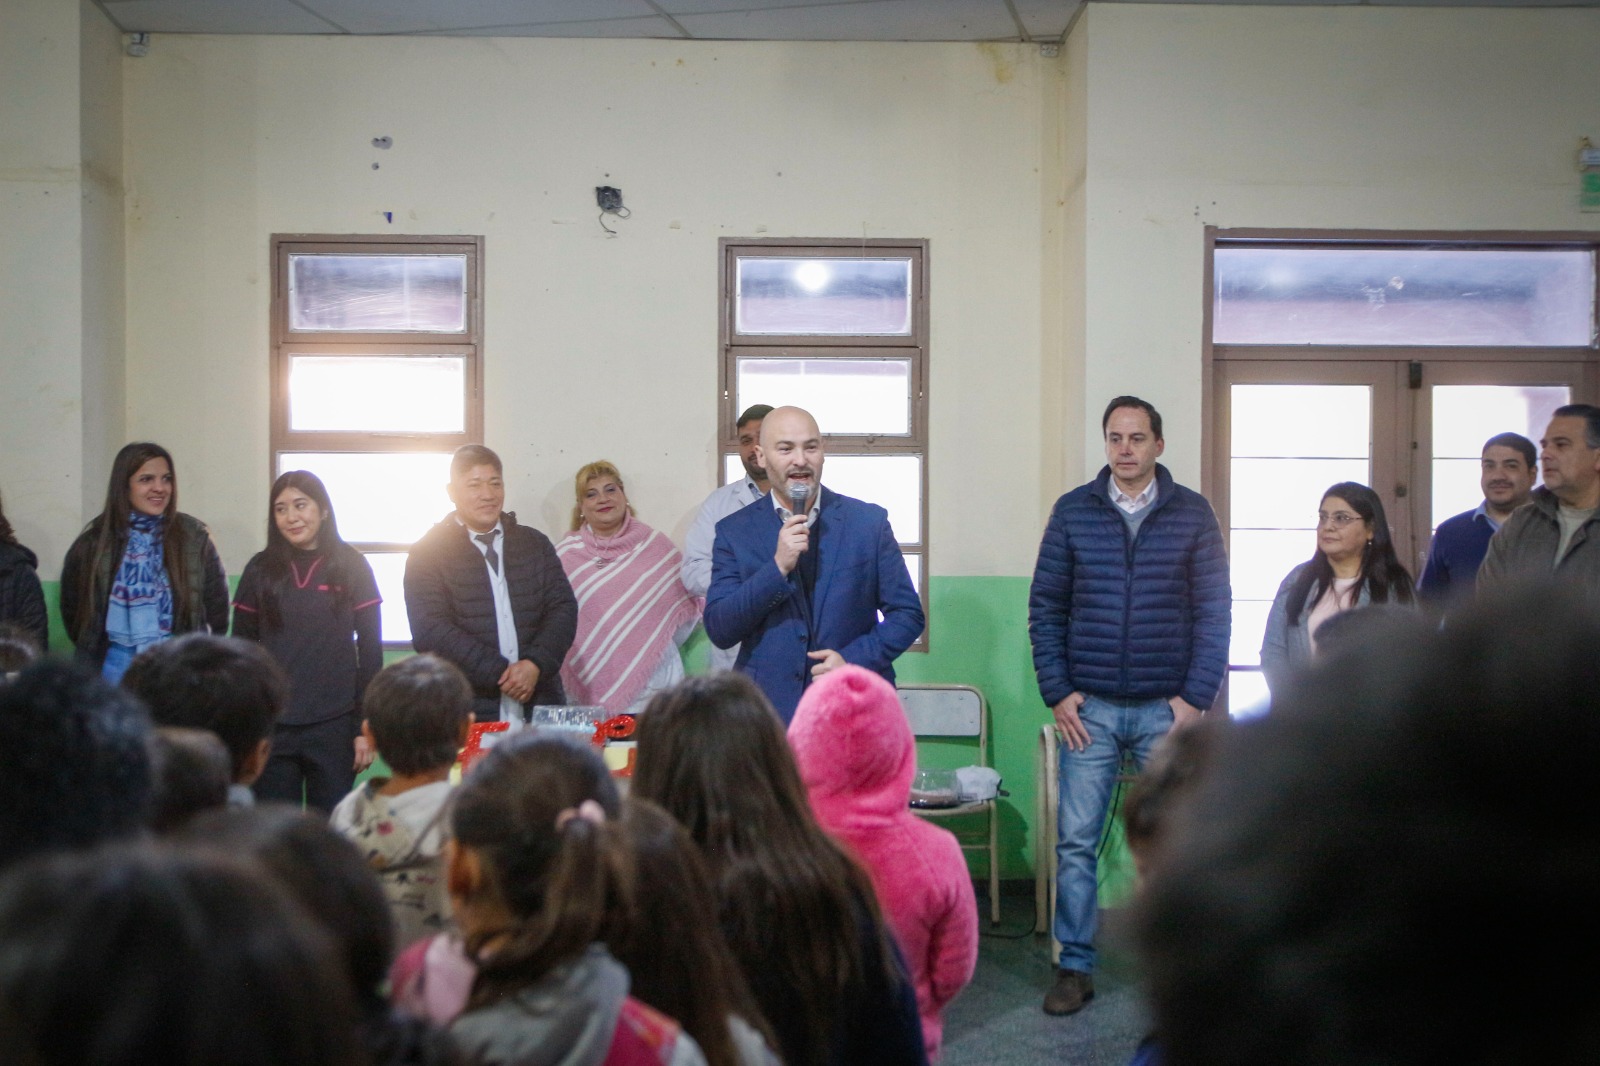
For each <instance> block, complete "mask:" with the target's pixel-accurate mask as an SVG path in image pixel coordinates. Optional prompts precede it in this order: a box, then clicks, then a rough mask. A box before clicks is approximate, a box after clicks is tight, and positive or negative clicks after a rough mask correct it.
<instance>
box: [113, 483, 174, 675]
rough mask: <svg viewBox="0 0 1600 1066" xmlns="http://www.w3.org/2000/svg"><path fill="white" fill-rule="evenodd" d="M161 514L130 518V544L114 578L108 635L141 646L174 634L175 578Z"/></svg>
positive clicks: (131, 644)
mask: <svg viewBox="0 0 1600 1066" xmlns="http://www.w3.org/2000/svg"><path fill="white" fill-rule="evenodd" d="M164 528H165V519H164V516H162V515H147V514H143V513H135V514H134V515H133V516H132V517H130V518H129V520H128V547H127V550H125V551H124V552H123V553H122V565H121V566H119V567H118V568H117V575H116V577H115V578H114V579H113V580H112V582H111V599H110V602H109V603H107V604H106V636H108V637H110V638H111V643H113V644H121V645H123V646H124V647H128V648H133V649H136V650H137V649H139V648H143V647H145V646H146V645H149V644H155V643H157V642H158V641H162V640H166V639H167V638H168V637H170V636H171V635H172V582H171V581H169V580H168V578H167V565H166V559H165V558H164V557H163V554H162V540H163V538H162V532H163V530H164Z"/></svg>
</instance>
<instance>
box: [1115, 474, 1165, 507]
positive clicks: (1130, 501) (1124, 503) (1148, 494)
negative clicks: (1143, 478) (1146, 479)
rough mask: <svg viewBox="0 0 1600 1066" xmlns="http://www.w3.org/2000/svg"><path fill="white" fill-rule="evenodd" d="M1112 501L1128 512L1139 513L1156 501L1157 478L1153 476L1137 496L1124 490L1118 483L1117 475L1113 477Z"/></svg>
mask: <svg viewBox="0 0 1600 1066" xmlns="http://www.w3.org/2000/svg"><path fill="white" fill-rule="evenodd" d="M1111 502H1112V503H1114V504H1116V505H1117V506H1118V507H1120V508H1122V509H1123V510H1124V511H1126V512H1127V513H1128V514H1138V513H1139V512H1140V511H1142V510H1144V509H1145V508H1146V507H1149V506H1150V505H1151V504H1152V503H1155V502H1156V479H1155V478H1153V477H1152V478H1151V479H1150V484H1148V485H1146V486H1145V487H1144V491H1143V492H1141V493H1139V495H1137V496H1129V495H1128V494H1127V493H1126V492H1123V491H1122V486H1121V485H1119V484H1117V478H1116V475H1112V477H1111Z"/></svg>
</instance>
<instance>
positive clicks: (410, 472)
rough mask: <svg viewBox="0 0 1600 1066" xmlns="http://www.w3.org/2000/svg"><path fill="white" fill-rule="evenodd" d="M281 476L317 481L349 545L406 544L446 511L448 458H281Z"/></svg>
mask: <svg viewBox="0 0 1600 1066" xmlns="http://www.w3.org/2000/svg"><path fill="white" fill-rule="evenodd" d="M285 470H309V471H311V472H312V473H313V474H315V475H317V476H318V477H319V478H321V479H322V483H323V484H324V485H326V486H327V487H328V497H329V499H330V500H332V501H333V511H334V514H335V515H337V516H338V519H339V535H340V536H342V537H343V538H344V539H345V540H347V541H352V542H355V543H365V544H373V543H376V544H384V543H388V544H410V543H412V542H414V541H416V540H417V539H419V538H420V537H421V536H422V535H423V534H424V533H426V532H427V531H428V530H429V529H430V528H431V527H432V526H433V524H434V523H435V522H437V521H439V519H441V518H443V517H444V516H445V515H446V514H447V513H449V511H450V498H449V496H447V495H446V494H445V485H446V484H447V483H448V482H449V480H450V454H449V453H448V452H371V453H360V452H354V453H351V452H284V453H282V454H280V455H279V456H278V472H279V473H280V474H281V473H282V472H283V471H285Z"/></svg>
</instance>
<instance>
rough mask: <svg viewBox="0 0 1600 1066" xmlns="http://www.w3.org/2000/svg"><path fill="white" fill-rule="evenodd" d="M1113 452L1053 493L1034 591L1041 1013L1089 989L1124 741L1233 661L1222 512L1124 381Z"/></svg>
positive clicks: (1107, 423) (1129, 747) (1080, 1000)
mask: <svg viewBox="0 0 1600 1066" xmlns="http://www.w3.org/2000/svg"><path fill="white" fill-rule="evenodd" d="M1100 425H1101V430H1102V431H1103V432H1104V434H1105V442H1106V461H1107V465H1106V467H1105V468H1104V469H1103V470H1101V471H1100V475H1099V476H1098V477H1097V478H1095V479H1094V480H1093V481H1091V482H1089V483H1088V484H1087V485H1082V486H1079V487H1078V488H1076V489H1074V490H1072V491H1071V492H1069V493H1067V494H1066V495H1065V496H1063V497H1061V499H1059V500H1057V501H1056V505H1055V508H1054V509H1053V510H1052V511H1051V512H1050V522H1049V525H1047V526H1046V527H1045V531H1044V539H1043V541H1042V542H1041V543H1040V545H1039V562H1038V565H1037V566H1036V567H1035V568H1034V572H1033V586H1032V588H1031V589H1030V590H1029V593H1028V635H1029V637H1030V638H1031V640H1032V642H1033V665H1034V670H1035V672H1036V673H1037V674H1038V675H1039V692H1040V695H1041V696H1043V697H1044V702H1045V704H1046V706H1048V707H1050V709H1051V711H1052V712H1053V714H1054V716H1055V723H1056V729H1057V731H1058V732H1059V733H1060V735H1061V766H1060V773H1061V792H1060V797H1061V798H1060V809H1059V817H1058V819H1057V828H1058V842H1057V846H1056V912H1055V924H1054V932H1055V938H1056V940H1057V941H1059V942H1060V944H1061V959H1060V965H1059V968H1058V970H1057V975H1056V981H1055V985H1054V986H1053V987H1052V988H1051V989H1050V992H1049V994H1047V995H1046V996H1045V998H1044V1009H1045V1013H1047V1014H1071V1013H1073V1012H1074V1011H1076V1010H1078V1009H1080V1008H1081V1007H1082V1006H1083V1005H1084V1003H1086V1002H1087V1001H1088V1000H1089V999H1091V998H1092V997H1093V996H1094V977H1093V972H1094V963H1095V950H1094V934H1095V928H1096V925H1097V922H1098V917H1099V915H1098V909H1097V908H1098V894H1097V880H1098V879H1097V877H1096V868H1095V867H1096V863H1095V846H1096V843H1097V842H1098V840H1099V838H1100V829H1101V827H1102V826H1103V825H1104V824H1105V820H1106V807H1107V805H1108V803H1109V801H1110V798H1111V789H1112V786H1113V785H1115V783H1116V779H1117V768H1118V766H1119V765H1120V764H1121V761H1122V756H1123V754H1124V753H1126V754H1128V755H1130V756H1132V758H1133V761H1134V765H1135V766H1137V767H1143V766H1144V762H1145V759H1146V757H1147V756H1148V755H1149V754H1150V750H1151V749H1152V748H1153V747H1154V746H1155V744H1156V742H1157V741H1158V740H1160V739H1161V738H1162V737H1163V736H1165V735H1166V733H1167V732H1168V731H1169V730H1171V729H1172V728H1174V727H1175V726H1181V725H1183V724H1184V723H1185V722H1188V721H1191V720H1193V719H1195V718H1197V717H1198V716H1199V715H1200V714H1201V713H1202V712H1203V711H1206V710H1208V709H1209V708H1210V707H1211V704H1212V702H1213V701H1214V700H1215V699H1216V698H1217V691H1218V689H1219V688H1220V687H1221V685H1222V675H1223V671H1224V670H1225V669H1226V667H1227V661H1228V633H1229V629H1230V616H1231V594H1230V591H1229V588H1228V558H1227V553H1226V552H1225V551H1224V550H1223V547H1222V533H1221V530H1220V529H1219V528H1218V526H1217V516H1216V515H1215V514H1213V513H1212V510H1211V505H1210V504H1209V503H1207V502H1206V499H1205V497H1204V496H1201V495H1200V494H1199V493H1198V492H1194V491H1193V490H1191V489H1187V488H1184V487H1183V486H1182V485H1179V484H1178V483H1177V482H1175V481H1173V479H1172V475H1171V474H1170V473H1168V472H1167V469H1166V467H1164V466H1161V465H1160V464H1158V463H1157V462H1156V459H1157V458H1158V457H1159V456H1160V455H1161V453H1162V451H1163V449H1164V448H1165V443H1164V442H1163V440H1162V438H1161V415H1160V414H1159V413H1157V411H1156V409H1155V408H1154V407H1152V406H1151V405H1150V404H1149V403H1147V402H1145V401H1144V400H1141V399H1139V398H1138V397H1136V396H1119V397H1117V398H1116V399H1114V400H1112V401H1111V403H1110V404H1109V405H1107V407H1106V412H1105V415H1104V416H1103V417H1102V419H1101V423H1100Z"/></svg>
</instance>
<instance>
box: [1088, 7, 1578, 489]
mask: <svg viewBox="0 0 1600 1066" xmlns="http://www.w3.org/2000/svg"><path fill="white" fill-rule="evenodd" d="M1079 34H1082V35H1085V36H1086V50H1087V53H1088V82H1089V87H1088V93H1089V101H1090V105H1089V131H1088V137H1087V144H1088V211H1087V232H1086V242H1087V259H1088V264H1089V269H1088V277H1089V283H1088V308H1089V311H1088V315H1087V333H1088V339H1087V349H1088V354H1087V365H1088V380H1087V389H1086V396H1087V398H1086V401H1085V406H1084V411H1083V413H1084V418H1085V436H1086V447H1087V448H1088V449H1089V452H1090V458H1091V460H1093V458H1094V457H1095V452H1097V451H1098V443H1097V437H1098V419H1099V414H1100V412H1099V410H1098V409H1097V404H1099V403H1103V402H1104V400H1105V399H1106V398H1107V397H1109V396H1111V395H1114V394H1116V393H1118V392H1126V391H1131V392H1138V393H1142V394H1144V395H1145V396H1146V397H1147V398H1149V399H1150V400H1152V401H1153V402H1154V403H1156V404H1157V406H1159V407H1160V408H1161V409H1162V412H1163V414H1164V415H1165V416H1166V419H1167V433H1166V435H1167V439H1168V451H1167V458H1166V461H1167V462H1168V463H1169V465H1170V466H1171V467H1172V469H1173V471H1174V473H1176V474H1177V475H1178V476H1179V477H1180V478H1181V479H1187V480H1190V481H1191V482H1197V481H1198V478H1199V471H1200V456H1199V442H1200V431H1201V411H1200V406H1201V404H1200V398H1201V388H1202V385H1201V314H1202V306H1201V304H1202V300H1201V286H1202V284H1203V243H1202V242H1203V230H1204V227H1205V226H1206V225H1208V224H1209V225H1216V226H1223V227H1246V226H1251V227H1254V226H1270V227H1329V228H1368V229H1372V228H1377V229H1442V230H1472V229H1528V230H1573V229H1590V230H1594V229H1600V216H1595V215H1582V214H1580V213H1579V212H1578V209H1577V181H1578V176H1577V172H1576V170H1575V159H1576V153H1577V148H1578V141H1579V138H1580V137H1583V136H1588V137H1591V138H1594V139H1596V140H1600V68H1597V67H1596V65H1595V63H1594V45H1595V42H1596V41H1600V11H1593V10H1587V11H1585V10H1560V11H1508V10H1482V9H1454V10H1425V9H1420V8H1399V9H1384V10H1373V9H1368V8H1334V7H1325V8H1306V9H1283V8H1260V7H1203V8H1195V7H1178V6H1150V5H1119V4H1111V5H1105V4H1095V5H1092V6H1091V9H1090V10H1089V12H1088V13H1087V14H1086V15H1085V17H1084V18H1083V19H1082V20H1081V21H1080V24H1079V27H1078V29H1077V31H1076V32H1075V36H1077V35H1079Z"/></svg>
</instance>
